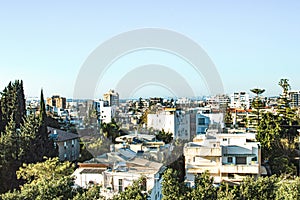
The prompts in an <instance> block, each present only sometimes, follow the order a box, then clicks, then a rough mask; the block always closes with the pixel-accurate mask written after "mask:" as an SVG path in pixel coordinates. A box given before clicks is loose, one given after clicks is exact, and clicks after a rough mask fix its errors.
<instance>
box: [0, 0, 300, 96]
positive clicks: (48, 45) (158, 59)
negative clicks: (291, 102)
mask: <svg viewBox="0 0 300 200" xmlns="http://www.w3.org/2000/svg"><path fill="white" fill-rule="evenodd" d="M299 10H300V2H299V1H295V0H288V1H287V2H286V1H285V2H273V1H263V2H261V1H258V0H254V1H251V2H240V1H236V0H233V1H230V2H218V3H213V2H206V1H189V2H182V1H170V0H167V1H163V2H161V1H151V2H140V1H130V2H119V1H115V2H114V1H113V2H99V1H95V0H92V1H91V2H90V3H89V4H86V3H84V2H74V1H68V0H67V1H64V2H60V1H57V0H56V1H55V0H54V1H51V2H38V1H34V0H29V1H26V2H19V3H17V4H16V3H14V2H2V3H1V6H0V17H1V19H2V20H1V21H0V25H1V32H0V43H1V46H0V54H1V60H0V69H1V73H0V90H1V91H2V90H3V89H4V87H5V86H6V85H7V84H8V82H9V81H14V80H16V79H21V80H23V81H24V90H25V95H26V96H39V94H40V90H41V89H42V88H43V90H44V95H45V96H52V94H61V95H63V96H66V97H68V98H72V97H73V96H74V88H75V85H76V80H77V78H78V76H79V74H80V73H81V69H82V67H83V65H84V64H85V62H86V61H87V60H88V58H89V56H90V55H92V53H93V52H94V50H95V49H97V48H98V47H99V46H101V45H103V44H105V42H107V41H109V40H110V39H111V38H113V37H115V36H117V35H119V34H122V33H125V32H128V31H131V30H138V29H143V28H159V29H162V30H171V31H174V32H177V33H178V34H181V35H183V36H185V37H186V38H189V39H190V40H192V41H194V42H195V43H197V44H198V45H199V46H200V47H201V48H202V49H203V51H204V54H207V55H206V56H207V57H208V58H210V60H211V61H212V63H213V64H214V65H215V67H216V70H217V71H218V74H219V76H220V78H221V81H222V83H223V88H224V93H225V94H231V93H233V92H238V91H247V92H249V91H250V89H253V88H263V89H265V90H266V92H265V93H264V96H277V95H279V94H280V93H281V88H280V86H278V82H279V80H280V79H281V78H287V79H289V80H290V85H291V87H292V90H300V81H298V80H299V78H298V74H299V72H300V59H299V52H300V37H299V35H300V26H298V24H299V21H300V13H299ZM161 41H162V42H163V41H164V40H161ZM130 42H132V41H130ZM126 45H128V44H127V43H126V42H123V43H120V44H119V47H120V48H122V47H124V46H126ZM151 47H152V46H151ZM155 47H157V45H156V46H154V48H152V49H151V48H143V49H135V50H134V51H133V50H132V51H129V52H125V53H124V54H122V55H120V56H119V57H117V58H116V59H114V60H110V62H109V64H108V65H107V66H99V68H100V67H106V68H105V69H106V71H104V73H103V74H101V76H99V78H98V82H97V85H92V86H91V85H88V84H87V85H86V88H89V87H96V89H95V95H94V96H95V98H101V97H102V96H101V95H102V94H103V93H104V92H106V91H108V89H110V88H115V87H116V85H117V84H118V83H119V82H120V81H121V80H122V79H123V78H124V77H125V76H126V75H128V74H130V73H131V72H132V71H134V69H137V68H139V67H141V66H147V65H150V64H155V65H161V66H165V67H168V68H169V72H171V71H172V70H173V71H174V72H176V73H177V75H178V76H179V77H181V78H182V80H184V81H185V82H186V83H187V84H188V86H190V88H191V89H192V90H193V92H194V94H195V96H207V95H209V94H210V93H209V92H210V91H209V87H208V85H207V83H206V78H207V77H204V75H203V74H202V76H201V73H202V72H199V74H197V73H196V72H195V69H194V68H193V65H192V63H189V62H188V61H189V60H187V59H185V58H183V56H182V55H180V54H179V55H178V53H177V52H170V51H169V52H168V51H162V50H161V49H159V48H156V49H155ZM158 47H159V46H158ZM182 47H183V45H182V44H178V48H177V49H179V50H180V49H182ZM116 50H118V48H117V49H114V48H113V49H108V51H107V53H113V52H115V51H116ZM176 53H177V54H176ZM193 53H194V52H193V51H192V50H191V52H190V55H193ZM204 54H203V55H204ZM197 56H198V57H201V56H200V55H199V54H197ZM197 56H195V57H197ZM102 57H103V58H105V57H106V55H103V56H101V55H100V56H99V58H102ZM96 64H97V63H96ZM205 66H206V65H205ZM157 73H158V74H159V73H160V72H159V71H158V72H157ZM168 74H169V73H166V74H164V75H165V77H166V79H169V80H171V79H172V77H168ZM92 75H94V74H91V76H92ZM216 75H217V74H213V73H212V74H209V76H212V77H214V76H216ZM148 78H149V77H148ZM174 79H175V78H174ZM87 81H89V80H87ZM175 82H176V80H175ZM130 89H132V96H133V97H134V98H135V97H137V98H138V96H155V95H158V96H172V94H173V92H174V91H173V90H172V89H174V88H170V87H168V85H163V84H154V83H153V84H152V85H151V84H148V85H147V84H145V85H138V87H137V88H130ZM181 89H182V90H185V88H181ZM249 94H251V93H250V92H249ZM120 96H122V94H121V93H120Z"/></svg>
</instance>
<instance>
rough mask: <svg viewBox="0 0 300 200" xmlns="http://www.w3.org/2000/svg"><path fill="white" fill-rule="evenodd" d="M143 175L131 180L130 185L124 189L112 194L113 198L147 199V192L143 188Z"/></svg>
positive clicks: (125, 199) (115, 199)
mask: <svg viewBox="0 0 300 200" xmlns="http://www.w3.org/2000/svg"><path fill="white" fill-rule="evenodd" d="M144 181H145V177H141V178H139V179H138V180H135V181H133V183H132V185H131V186H129V187H127V188H126V189H125V191H123V192H121V193H119V194H118V195H115V196H114V198H113V199H114V200H131V199H136V200H147V192H146V191H145V188H144Z"/></svg>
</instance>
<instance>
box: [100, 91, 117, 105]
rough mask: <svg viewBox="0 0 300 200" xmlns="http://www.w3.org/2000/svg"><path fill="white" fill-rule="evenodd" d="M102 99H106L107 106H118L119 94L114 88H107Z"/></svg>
mask: <svg viewBox="0 0 300 200" xmlns="http://www.w3.org/2000/svg"><path fill="white" fill-rule="evenodd" d="M103 100H104V101H108V104H109V106H119V94H118V93H117V92H116V91H114V90H109V91H108V92H107V93H105V94H104V95H103Z"/></svg>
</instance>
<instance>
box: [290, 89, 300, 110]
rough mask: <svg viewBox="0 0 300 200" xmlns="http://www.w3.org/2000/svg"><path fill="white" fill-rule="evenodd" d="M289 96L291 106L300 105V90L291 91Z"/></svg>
mask: <svg viewBox="0 0 300 200" xmlns="http://www.w3.org/2000/svg"><path fill="white" fill-rule="evenodd" d="M289 98H290V106H291V107H298V106H300V91H290V92H289Z"/></svg>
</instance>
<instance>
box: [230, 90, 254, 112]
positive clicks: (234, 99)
mask: <svg viewBox="0 0 300 200" xmlns="http://www.w3.org/2000/svg"><path fill="white" fill-rule="evenodd" d="M230 108H237V109H249V108H250V98H249V94H248V93H247V92H235V93H233V94H232V95H231V97H230Z"/></svg>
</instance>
